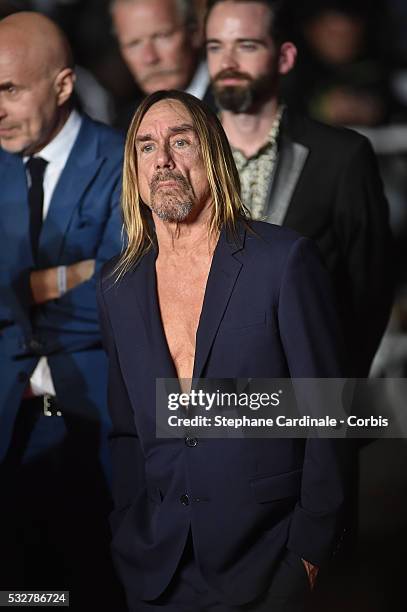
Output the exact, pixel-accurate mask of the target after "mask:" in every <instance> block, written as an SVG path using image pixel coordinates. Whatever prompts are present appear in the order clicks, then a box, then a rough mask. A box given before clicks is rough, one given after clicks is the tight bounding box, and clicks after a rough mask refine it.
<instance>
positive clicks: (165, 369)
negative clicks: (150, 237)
mask: <svg viewBox="0 0 407 612" xmlns="http://www.w3.org/2000/svg"><path fill="white" fill-rule="evenodd" d="M156 257H157V251H156V250H155V249H151V250H150V251H149V252H148V253H147V254H146V255H144V257H143V258H142V259H141V261H140V262H139V264H138V265H137V266H136V268H135V269H134V270H133V271H132V272H130V273H128V274H126V275H125V277H124V279H123V280H122V281H120V283H123V288H121V291H122V294H121V295H122V298H121V299H122V300H123V303H126V304H129V305H130V306H132V305H133V304H134V301H136V304H137V307H138V309H139V312H140V315H141V319H142V325H133V323H132V322H134V321H136V320H137V317H134V314H133V313H132V314H131V316H130V317H129V318H128V321H127V319H126V320H123V322H122V323H123V324H125V325H126V326H127V327H126V330H125V332H126V333H125V337H126V342H128V343H130V344H131V345H132V346H137V345H140V344H141V345H142V346H143V349H144V350H148V351H150V353H151V355H152V364H153V366H154V371H155V376H156V378H177V372H176V370H175V366H174V362H173V360H172V358H171V355H170V351H169V348H168V344H167V341H166V337H165V333H164V328H163V325H162V319H161V312H160V307H159V304H158V293H157V276H156V271H155V261H156ZM129 322H130V323H129ZM132 336H134V337H133V338H132Z"/></svg>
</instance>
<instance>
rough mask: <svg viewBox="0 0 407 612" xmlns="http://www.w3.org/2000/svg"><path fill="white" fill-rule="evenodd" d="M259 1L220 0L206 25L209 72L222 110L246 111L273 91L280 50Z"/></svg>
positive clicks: (265, 11)
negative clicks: (237, 0) (230, 0)
mask: <svg viewBox="0 0 407 612" xmlns="http://www.w3.org/2000/svg"><path fill="white" fill-rule="evenodd" d="M271 18H272V16H271V13H270V10H269V9H268V8H267V6H265V5H264V4H261V3H240V2H220V3H219V4H218V5H215V7H214V8H213V9H212V11H211V13H210V15H209V19H208V22H207V27H206V40H207V43H206V48H207V57H208V66H209V74H210V77H211V81H212V86H213V91H214V94H215V97H216V99H217V101H218V103H219V105H220V106H221V108H223V109H224V110H230V111H232V112H235V113H242V112H247V111H250V110H251V109H252V107H253V106H255V105H256V103H257V102H263V101H264V100H265V99H268V98H270V97H272V96H273V95H275V94H276V79H277V77H278V71H279V69H278V60H279V53H278V51H277V49H276V47H275V45H274V43H273V40H272V38H271V36H270V34H269V31H270V19H271Z"/></svg>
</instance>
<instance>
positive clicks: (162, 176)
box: [150, 170, 189, 191]
mask: <svg viewBox="0 0 407 612" xmlns="http://www.w3.org/2000/svg"><path fill="white" fill-rule="evenodd" d="M164 181H176V182H177V183H180V185H182V186H183V187H185V188H189V183H188V181H187V180H186V179H185V177H183V176H182V174H179V173H177V172H171V170H168V171H167V172H159V173H156V174H155V175H154V176H153V178H152V179H151V183H150V189H151V190H152V191H155V189H156V188H157V186H158V185H159V184H160V183H162V182H164Z"/></svg>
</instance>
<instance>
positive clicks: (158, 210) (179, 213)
mask: <svg viewBox="0 0 407 612" xmlns="http://www.w3.org/2000/svg"><path fill="white" fill-rule="evenodd" d="M151 210H152V212H153V213H154V214H155V215H157V217H158V218H159V219H161V221H165V222H166V223H183V222H185V221H187V219H188V217H189V215H190V213H191V210H192V202H184V203H182V204H176V205H175V204H161V205H155V204H152V205H151Z"/></svg>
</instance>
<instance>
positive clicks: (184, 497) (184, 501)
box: [179, 495, 189, 506]
mask: <svg viewBox="0 0 407 612" xmlns="http://www.w3.org/2000/svg"><path fill="white" fill-rule="evenodd" d="M179 501H180V502H181V504H182V505H183V506H189V497H188V495H181V497H180V498H179Z"/></svg>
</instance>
